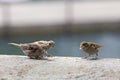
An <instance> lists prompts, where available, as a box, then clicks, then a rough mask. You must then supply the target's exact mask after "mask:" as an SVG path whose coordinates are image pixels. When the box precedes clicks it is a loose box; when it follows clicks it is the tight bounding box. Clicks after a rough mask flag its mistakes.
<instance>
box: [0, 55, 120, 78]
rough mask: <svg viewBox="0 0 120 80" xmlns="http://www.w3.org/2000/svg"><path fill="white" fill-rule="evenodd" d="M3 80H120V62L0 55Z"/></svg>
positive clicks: (119, 60) (113, 60) (0, 73)
mask: <svg viewBox="0 0 120 80" xmlns="http://www.w3.org/2000/svg"><path fill="white" fill-rule="evenodd" d="M0 80H120V59H113V58H105V59H98V60H86V59H81V58H78V57H50V58H46V59H45V60H33V59H29V58H28V57H27V56H19V55H0Z"/></svg>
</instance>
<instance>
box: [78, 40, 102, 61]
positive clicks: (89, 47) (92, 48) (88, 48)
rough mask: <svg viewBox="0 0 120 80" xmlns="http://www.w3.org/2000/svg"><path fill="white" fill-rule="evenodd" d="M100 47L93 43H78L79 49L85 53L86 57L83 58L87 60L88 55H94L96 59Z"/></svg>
mask: <svg viewBox="0 0 120 80" xmlns="http://www.w3.org/2000/svg"><path fill="white" fill-rule="evenodd" d="M101 47H102V46H101V45H100V44H98V43H94V42H86V41H83V42H81V43H80V49H82V50H83V51H85V52H86V53H87V55H86V56H85V57H84V58H88V57H89V56H90V55H93V54H96V58H94V59H97V58H98V52H99V49H100V48H101Z"/></svg>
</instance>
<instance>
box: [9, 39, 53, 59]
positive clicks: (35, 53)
mask: <svg viewBox="0 0 120 80" xmlns="http://www.w3.org/2000/svg"><path fill="white" fill-rule="evenodd" d="M9 44H10V45H13V46H16V47H19V48H20V49H21V50H22V51H23V52H24V53H25V55H27V56H28V57H29V58H30V59H43V58H44V56H47V57H50V56H51V55H50V54H48V53H47V50H49V49H50V48H52V47H54V46H55V42H54V41H52V40H50V41H36V42H32V43H24V44H17V43H9Z"/></svg>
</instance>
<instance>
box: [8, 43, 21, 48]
mask: <svg viewBox="0 0 120 80" xmlns="http://www.w3.org/2000/svg"><path fill="white" fill-rule="evenodd" d="M8 44H9V45H12V46H16V47H20V46H21V45H20V44H17V43H8Z"/></svg>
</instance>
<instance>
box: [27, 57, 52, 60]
mask: <svg viewBox="0 0 120 80" xmlns="http://www.w3.org/2000/svg"><path fill="white" fill-rule="evenodd" d="M28 59H30V60H38V61H40V60H42V61H44V60H45V61H54V59H50V58H49V57H45V58H42V59H35V58H33V59H31V58H28Z"/></svg>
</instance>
